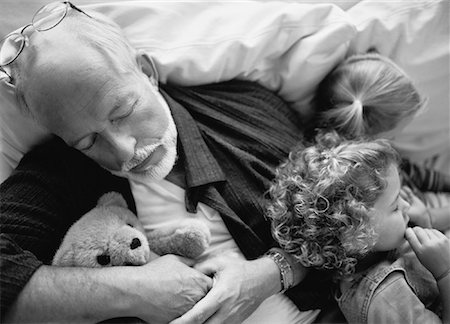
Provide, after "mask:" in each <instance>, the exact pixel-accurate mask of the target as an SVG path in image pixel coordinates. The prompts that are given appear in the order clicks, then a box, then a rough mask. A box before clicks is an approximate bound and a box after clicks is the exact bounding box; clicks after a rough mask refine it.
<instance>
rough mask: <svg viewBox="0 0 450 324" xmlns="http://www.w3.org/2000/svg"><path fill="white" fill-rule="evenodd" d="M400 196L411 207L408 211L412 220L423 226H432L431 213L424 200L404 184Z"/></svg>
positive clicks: (415, 223)
mask: <svg viewBox="0 0 450 324" xmlns="http://www.w3.org/2000/svg"><path fill="white" fill-rule="evenodd" d="M400 196H401V197H402V198H403V199H404V200H406V201H407V202H408V203H409V205H410V207H409V209H408V211H407V214H408V216H409V219H410V221H411V222H412V223H413V224H414V225H417V226H420V227H423V228H431V219H430V213H429V212H428V209H427V207H426V206H425V204H424V203H423V201H422V200H420V199H419V197H417V196H416V195H415V194H414V193H413V192H412V190H411V189H410V188H409V187H406V186H403V187H402V189H401V191H400Z"/></svg>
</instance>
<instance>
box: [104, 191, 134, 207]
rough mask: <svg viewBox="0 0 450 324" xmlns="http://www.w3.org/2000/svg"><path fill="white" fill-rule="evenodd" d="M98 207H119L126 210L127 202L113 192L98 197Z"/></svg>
mask: <svg viewBox="0 0 450 324" xmlns="http://www.w3.org/2000/svg"><path fill="white" fill-rule="evenodd" d="M98 205H100V206H119V207H125V208H128V205H127V202H126V201H125V199H124V198H123V196H122V195H121V194H120V193H118V192H115V191H111V192H108V193H106V194H104V195H103V196H101V197H100V199H99V200H98Z"/></svg>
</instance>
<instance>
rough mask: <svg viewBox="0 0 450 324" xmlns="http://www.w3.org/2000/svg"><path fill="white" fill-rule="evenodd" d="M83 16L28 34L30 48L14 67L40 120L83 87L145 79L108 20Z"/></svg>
mask: <svg viewBox="0 0 450 324" xmlns="http://www.w3.org/2000/svg"><path fill="white" fill-rule="evenodd" d="M89 14H90V15H92V18H91V17H88V16H86V15H83V14H81V13H79V12H77V11H69V13H68V16H67V17H66V18H65V19H64V20H63V21H61V23H60V24H58V25H57V26H56V27H54V28H52V29H50V30H47V31H43V32H36V31H34V30H33V29H32V28H27V29H26V30H25V31H24V34H25V35H27V36H28V37H29V44H28V46H26V47H25V48H24V50H23V52H22V53H21V55H20V56H19V57H18V58H17V60H16V62H14V65H13V66H12V69H13V71H12V74H13V78H14V83H15V85H16V87H17V91H18V97H19V99H20V101H21V104H22V106H24V107H26V108H27V109H29V110H30V113H31V114H32V115H33V116H35V117H36V115H38V114H39V110H40V109H41V108H42V107H43V106H46V107H48V106H52V107H53V106H58V105H61V104H62V103H63V102H62V101H61V100H62V99H63V98H64V97H66V96H67V95H68V94H69V93H73V91H77V90H79V89H80V84H81V83H82V84H95V85H100V86H101V85H102V83H104V82H106V81H107V80H108V79H111V78H120V77H121V76H122V75H126V74H129V73H135V74H136V73H141V72H140V69H139V67H138V64H137V63H136V53H135V50H134V49H133V48H132V47H131V46H130V44H129V43H128V41H127V40H126V39H125V37H124V36H123V34H122V31H121V30H120V28H119V27H118V26H117V25H116V24H115V23H114V22H112V21H111V20H109V19H108V18H106V17H104V16H102V15H99V14H91V13H89Z"/></svg>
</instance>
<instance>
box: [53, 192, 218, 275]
mask: <svg viewBox="0 0 450 324" xmlns="http://www.w3.org/2000/svg"><path fill="white" fill-rule="evenodd" d="M209 242H210V232H209V229H208V227H207V226H206V225H205V224H204V223H202V222H200V221H198V220H196V219H186V220H183V221H182V222H179V223H177V225H176V226H175V227H173V228H169V229H167V228H166V229H165V230H154V231H151V232H150V233H149V234H148V235H146V233H145V231H144V228H143V226H142V224H141V223H140V222H139V219H138V217H136V215H135V214H134V213H133V212H131V211H130V210H129V209H128V205H127V203H126V201H125V199H124V198H123V197H122V195H121V194H119V193H117V192H109V193H106V194H104V195H103V196H101V197H100V199H99V200H98V203H97V205H96V206H95V207H94V208H93V209H92V210H90V211H89V212H87V213H86V214H85V215H83V216H82V217H81V218H80V219H79V220H78V221H76V222H75V223H74V224H73V225H72V226H71V227H70V228H69V230H68V231H67V233H66V235H65V236H64V238H63V241H62V243H61V245H60V246H59V248H58V250H57V251H56V254H55V256H54V257H53V261H52V264H53V265H56V266H72V267H75V266H80V267H91V268H96V267H106V266H124V265H143V264H145V263H147V262H150V261H151V260H153V259H154V258H156V257H158V256H160V255H163V254H169V253H172V254H177V255H181V256H184V257H188V258H196V257H198V256H199V255H200V254H202V253H203V252H204V251H205V249H206V248H207V247H208V246H209Z"/></svg>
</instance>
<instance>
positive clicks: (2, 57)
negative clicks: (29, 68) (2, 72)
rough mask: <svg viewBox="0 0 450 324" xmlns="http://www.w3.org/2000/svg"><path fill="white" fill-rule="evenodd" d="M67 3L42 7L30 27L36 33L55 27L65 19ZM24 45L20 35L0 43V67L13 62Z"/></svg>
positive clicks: (10, 36)
mask: <svg viewBox="0 0 450 324" xmlns="http://www.w3.org/2000/svg"><path fill="white" fill-rule="evenodd" d="M68 5H69V4H68V3H67V2H53V3H49V4H48V5H45V6H43V7H42V8H41V9H39V10H38V11H37V12H36V14H35V15H34V16H33V19H32V22H31V23H32V25H33V27H34V29H35V30H37V31H44V30H48V29H51V28H53V27H55V26H56V25H57V24H59V22H60V21H61V20H62V19H63V18H64V17H65V15H66V13H67V9H68ZM24 43H25V37H24V36H23V35H22V34H21V33H14V34H10V35H8V36H6V37H5V38H4V39H3V40H1V41H0V65H7V64H9V63H11V62H12V61H14V60H15V58H16V57H17V55H19V53H20V51H21V50H22V48H23V46H24Z"/></svg>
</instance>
